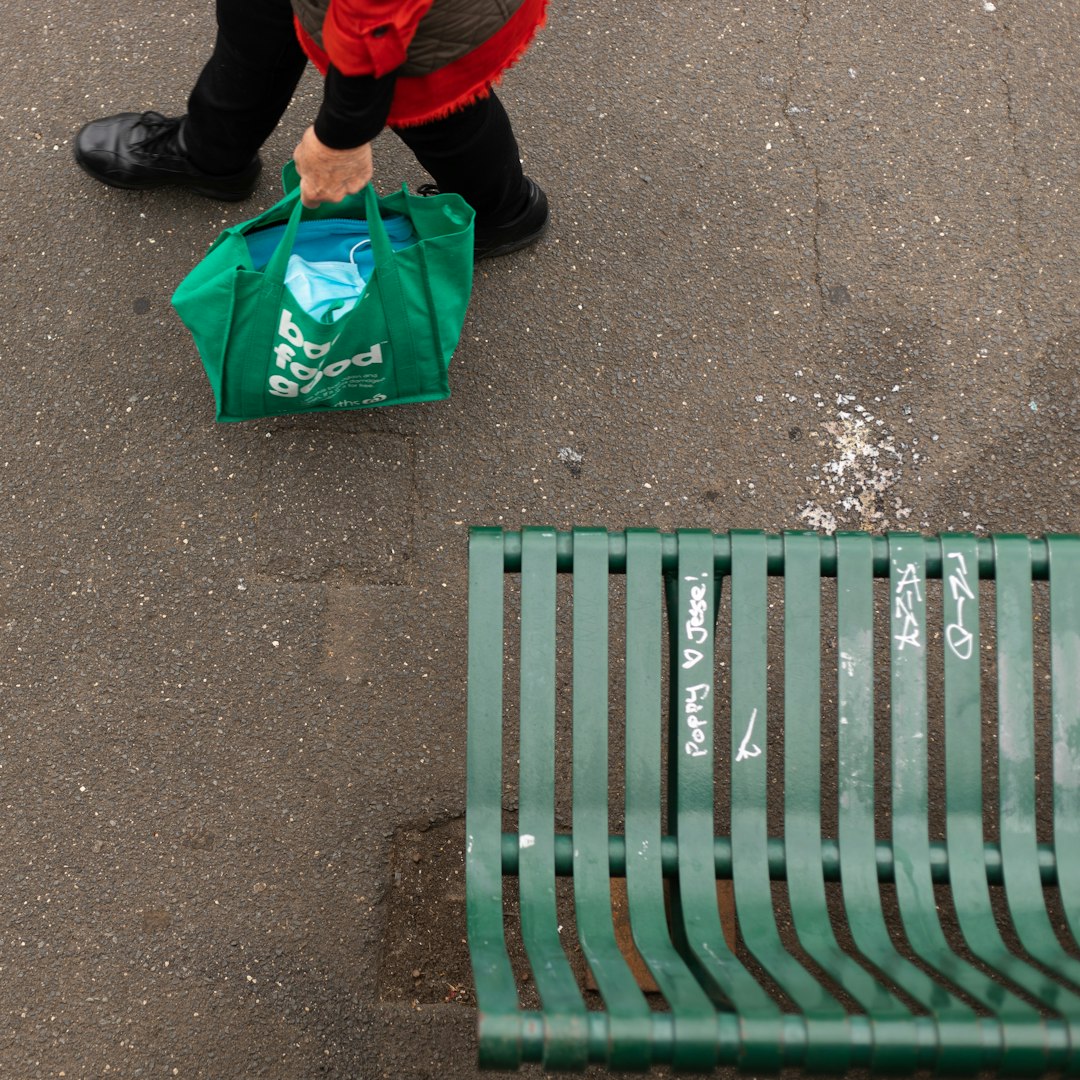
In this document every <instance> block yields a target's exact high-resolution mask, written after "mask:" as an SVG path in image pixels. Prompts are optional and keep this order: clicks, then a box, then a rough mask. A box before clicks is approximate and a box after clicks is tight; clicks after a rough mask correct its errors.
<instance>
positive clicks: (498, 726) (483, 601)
mask: <svg viewBox="0 0 1080 1080" xmlns="http://www.w3.org/2000/svg"><path fill="white" fill-rule="evenodd" d="M502 562H503V537H502V530H500V529H473V530H472V531H471V533H470V535H469V602H470V604H471V605H472V607H473V610H476V611H483V612H484V618H482V619H470V620H469V685H468V710H469V730H468V736H467V738H468V756H469V770H468V778H467V784H468V788H467V797H466V803H465V895H466V918H467V922H468V938H469V956H470V959H471V961H472V969H473V979H474V981H475V984H476V1000H477V1005H478V1007H479V1012H480V1020H479V1025H480V1064H481V1065H483V1066H502V1067H504V1068H516V1067H517V1066H518V1065H519V1064H520V1063H521V1046H520V1042H521V1039H520V1021H519V1019H518V1015H517V1007H518V994H517V984H516V982H515V980H514V973H513V969H512V968H511V966H510V956H509V954H508V953H507V951H506V931H505V929H504V923H503V882H502V874H501V873H500V868H501V865H502V855H501V848H502V722H503V593H504V590H505V585H504V582H503V568H502Z"/></svg>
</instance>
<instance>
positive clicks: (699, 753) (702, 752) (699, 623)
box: [682, 574, 712, 757]
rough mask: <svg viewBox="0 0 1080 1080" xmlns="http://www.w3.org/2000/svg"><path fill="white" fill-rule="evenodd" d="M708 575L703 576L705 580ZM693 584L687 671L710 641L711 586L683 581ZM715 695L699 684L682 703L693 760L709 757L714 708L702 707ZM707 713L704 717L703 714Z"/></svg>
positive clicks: (688, 750)
mask: <svg viewBox="0 0 1080 1080" xmlns="http://www.w3.org/2000/svg"><path fill="white" fill-rule="evenodd" d="M705 576H707V575H704V574H703V575H702V577H705ZM683 580H684V581H686V582H687V583H688V584H689V585H690V606H689V610H688V611H687V618H686V622H685V623H684V624H683V628H684V632H685V637H686V644H685V645H684V647H683V654H682V655H683V664H682V666H683V670H684V671H685V670H688V669H690V668H692V667H695V666H696V665H697V664H699V663H700V662H701V661H702V660H703V659H704V658H705V653H704V652H703V651H702V649H703V647H704V645H705V643H706V642H707V641H708V640H709V633H710V629H709V624H708V621H707V619H708V614H709V600H708V594H709V587H708V585H707V584H706V583H705V582H703V581H701V580H699V579H698V578H696V577H686V578H684V579H683ZM711 693H712V684H711V683H707V682H704V683H698V684H697V685H696V686H688V687H687V688H686V691H685V694H686V697H685V699H684V701H683V716H684V717H685V719H686V727H687V731H688V733H689V735H690V737H689V738H688V739H687V740H686V744H685V747H684V749H685V750H686V753H687V754H689V755H690V757H706V756H707V755H708V753H709V750H708V747H707V746H706V745H705V742H706V737H707V736H706V730H707V728H708V725H709V715H711V707H710V706H706V705H704V704H702V702H704V701H706V700H707V699H708V697H709V695H710V694H711ZM707 710H708V711H707ZM701 713H706V716H705V717H702V716H701V715H700V714H701Z"/></svg>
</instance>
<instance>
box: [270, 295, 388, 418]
mask: <svg viewBox="0 0 1080 1080" xmlns="http://www.w3.org/2000/svg"><path fill="white" fill-rule="evenodd" d="M278 337H279V338H281V339H284V340H279V341H278V342H277V344H275V345H274V349H273V356H274V365H275V367H277V368H279V369H280V370H282V371H285V372H287V374H286V375H279V374H277V373H274V374H271V376H270V393H271V394H273V395H274V396H275V397H285V398H294V397H298V396H299V395H300V394H310V393H311V391H312V390H314V389H315V387H316V386H318V385H319V384H320V383H322V382H323V381H324V380H326V379H338V378H340V376H341V375H343V374H344V373H345V372H346V371H349V370H350V369H351V368H354V367H355V368H361V369H363V368H366V367H371V366H372V365H381V364H382V362H383V355H382V345H383V344H385V342H384V343H382V344H375V345H372V346H371V348H370V349H369V350H368V351H367V352H359V353H356V355H355V356H349V357H346V358H345V359H343V360H334V361H332V362H331V363H329V364H325V366H323V364H322V363H321V361H325V358H326V357H327V356H328V355H329V353H330V350H331V349H332V348H333V347H334V345H335V344H336V343H337V340H338V339H337V338H334V339H333V340H332V341H328V342H326V344H324V345H315V344H313V343H311V342H310V341H306V340H305V339H304V335H303V334H302V333H301V332H300V327H299V326H297V325H296V323H294V322H293V320H292V316H291V315H290V314H289V312H288V310H286V309H282V312H281V321H280V323H278ZM305 361H309V363H305ZM372 374H373V373H371V374H369V375H368V377H367V378H365V379H364V380H363V384H364V385H366V386H369V387H370V386H374V385H375V383H377V382H378V377H377V376H376V377H374V378H372ZM324 389H325V390H329V389H330V388H329V387H324ZM318 396H320V397H321V396H323V395H321V394H320V395H318ZM380 400H384V399H382V398H380ZM364 404H369V403H368V402H364Z"/></svg>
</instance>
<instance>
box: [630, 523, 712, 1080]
mask: <svg viewBox="0 0 1080 1080" xmlns="http://www.w3.org/2000/svg"><path fill="white" fill-rule="evenodd" d="M662 582H663V576H662V573H661V562H660V536H659V535H658V534H657V533H654V532H651V531H649V530H633V529H631V530H627V533H626V852H627V856H626V891H627V899H628V907H629V911H630V928H631V931H632V932H633V936H634V944H635V945H636V946H637V950H638V952H639V953H640V954H641V958H642V959H643V960H644V961H645V964H646V966H647V967H648V969H649V973H650V974H651V975H652V977H653V978H654V979H655V980H656V984H657V986H659V987H660V990H661V992H662V993H663V995H664V997H665V999H666V1000H667V1002H668V1004H669V1005H670V1007H671V1011H672V1014H673V1030H674V1043H673V1060H674V1062H675V1063H676V1064H677V1066H678V1067H679V1068H684V1069H699V1070H703V1069H708V1068H710V1067H711V1066H712V1065H713V1064H714V1063H715V1062H716V1060H717V1023H716V1010H715V1008H714V1007H713V1004H712V1002H711V1001H710V1000H709V997H708V995H707V994H706V993H705V991H704V990H703V989H702V988H701V985H700V983H698V981H697V979H695V978H694V975H693V973H692V972H691V970H690V968H689V967H688V966H687V964H686V962H685V961H684V960H683V958H682V956H680V954H679V952H678V950H677V949H676V948H675V946H674V945H673V944H672V941H671V936H670V934H669V933H668V929H667V914H666V906H665V900H664V878H663V864H662V861H661V850H660V837H661V821H660V808H661V778H660V762H661V760H662V759H661V734H660V733H661V717H662V702H661V685H662V660H663V655H662V651H661V642H662V632H663V607H662V600H663V592H662ZM714 897H715V892H714Z"/></svg>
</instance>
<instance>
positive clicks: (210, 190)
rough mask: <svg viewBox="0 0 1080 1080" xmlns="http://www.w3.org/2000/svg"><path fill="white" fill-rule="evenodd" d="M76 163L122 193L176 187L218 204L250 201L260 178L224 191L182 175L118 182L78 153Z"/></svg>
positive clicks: (95, 177) (101, 181)
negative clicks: (96, 169)
mask: <svg viewBox="0 0 1080 1080" xmlns="http://www.w3.org/2000/svg"><path fill="white" fill-rule="evenodd" d="M75 163H76V164H77V165H78V166H79V168H80V169H82V171H83V172H84V173H86V175H87V176H90V177H93V178H94V179H95V180H96V181H97V182H98V183H99V184H104V185H105V186H106V187H111V188H119V189H120V190H122V191H157V190H158V189H159V188H166V187H176V188H181V189H183V190H184V191H190V192H191V193H192V194H193V195H201V196H203V197H204V198H206V199H216V200H217V201H218V202H242V201H243V200H244V199H250V198H251V196H252V195H253V194H254V193H255V185H256V182H257V180H258V176H259V173H258V172H257V173H256V174H255V178H254V179H253V180H252V182H251V187H250V188H248V189H247V190H242V191H240V190H236V189H233V190H222V189H221V188H217V187H212V186H210V185H208V184H202V183H200V182H199V181H198V180H195V179H194V178H192V179H187V178H185V177H183V176H180V175H177V176H175V177H169V178H163V179H161V180H140V181H138V182H136V183H131V182H127V181H124V180H116V179H114V178H113V177H111V176H108V175H107V174H105V173H99V172H96V171H95V170H94V169H91V168H89V167H88V166H87V165H86V164H85V163H84V162H83V161H81V160H80V158H79V155H78V154H77V153H76V154H75ZM261 171H262V166H261V165H260V167H259V172H261Z"/></svg>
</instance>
